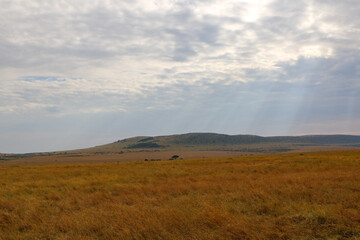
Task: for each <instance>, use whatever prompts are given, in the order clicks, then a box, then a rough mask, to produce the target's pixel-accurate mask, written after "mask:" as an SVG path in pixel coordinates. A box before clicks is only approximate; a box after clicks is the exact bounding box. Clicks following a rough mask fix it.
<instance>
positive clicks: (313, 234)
mask: <svg viewBox="0 0 360 240" xmlns="http://www.w3.org/2000/svg"><path fill="white" fill-rule="evenodd" d="M0 176H1V178H0V239H1V240H2V239H6V240H7V239H360V151H359V150H354V151H333V152H317V153H304V154H300V153H291V154H276V155H258V156H244V157H233V158H230V157H227V158H218V159H193V160H176V161H158V162H130V163H104V164H72V165H47V166H23V167H1V168H0Z"/></svg>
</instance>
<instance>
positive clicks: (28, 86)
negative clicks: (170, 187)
mask: <svg viewBox="0 0 360 240" xmlns="http://www.w3.org/2000/svg"><path fill="white" fill-rule="evenodd" d="M359 12H360V2H359V1H358V0H342V1H338V0H299V1H290V0H268V1H267V0H262V1H261V0H198V1H195V0H194V1H191V0H157V1H151V0H137V1H135V0H134V1H119V0H73V1H70V0H0V84H1V87H0V133H1V135H0V152H35V151H52V150H65V149H74V148H82V147H90V146H94V145H99V144H104V143H109V142H113V141H116V140H118V139H122V138H126V137H132V136H138V135H166V134H174V133H187V132H217V133H227V134H257V135H262V136H269V135H301V134H318V133H320V134H333V133H344V134H360V104H359V103H360V41H359V40H360V17H359Z"/></svg>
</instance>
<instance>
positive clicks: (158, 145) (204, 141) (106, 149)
mask: <svg viewBox="0 0 360 240" xmlns="http://www.w3.org/2000/svg"><path fill="white" fill-rule="evenodd" d="M353 148H360V136H353V135H306V136H277V137H261V136H256V135H226V134H217V133H187V134H178V135H168V136H157V137H153V136H142V137H133V138H127V139H122V140H118V141H116V142H113V143H110V144H106V145H101V146H96V147H92V148H87V149H78V150H71V151H59V152H44V153H28V154H0V162H2V163H3V164H4V162H6V161H12V160H16V161H17V164H31V163H32V162H34V163H52V164H56V163H58V162H68V163H78V162H83V161H87V162H93V161H100V162H101V161H133V160H144V159H169V158H170V157H171V156H174V155H180V156H181V158H183V157H184V158H198V157H202V158H204V157H205V156H206V157H213V156H215V155H216V156H234V155H236V156H240V155H241V156H243V155H253V154H267V153H283V152H294V151H297V152H311V151H322V150H340V149H343V150H345V149H353Z"/></svg>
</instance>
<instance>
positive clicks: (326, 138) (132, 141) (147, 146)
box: [87, 133, 360, 152]
mask: <svg viewBox="0 0 360 240" xmlns="http://www.w3.org/2000/svg"><path fill="white" fill-rule="evenodd" d="M327 145H332V146H348V147H360V136H353V135H307V136H280V137H261V136H256V135H226V134H216V133H188V134H180V135H169V136H158V137H149V136H144V137H134V138H128V139H123V140H119V141H116V142H114V143H111V144H106V145H102V146H98V147H94V148H90V149H87V150H88V151H104V152H109V151H110V152H117V151H144V150H148V151H149V150H153V151H166V150H173V149H181V150H185V149H188V150H202V151H204V150H206V151H209V150H210V151H211V150H213V151H214V150H217V151H243V150H244V151H245V150H253V151H256V150H260V149H263V150H264V149H267V150H274V151H278V150H281V149H283V151H287V150H292V149H296V148H297V147H300V146H327Z"/></svg>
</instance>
